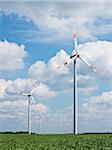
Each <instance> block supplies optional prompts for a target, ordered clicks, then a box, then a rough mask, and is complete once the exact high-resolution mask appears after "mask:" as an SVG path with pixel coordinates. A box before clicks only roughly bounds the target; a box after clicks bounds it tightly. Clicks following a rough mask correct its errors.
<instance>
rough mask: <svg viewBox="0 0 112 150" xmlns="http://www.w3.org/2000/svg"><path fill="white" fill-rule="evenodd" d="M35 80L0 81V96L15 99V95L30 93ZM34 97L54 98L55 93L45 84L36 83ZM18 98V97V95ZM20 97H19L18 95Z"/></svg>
mask: <svg viewBox="0 0 112 150" xmlns="http://www.w3.org/2000/svg"><path fill="white" fill-rule="evenodd" d="M35 82H36V80H32V79H21V78H18V79H15V80H10V81H9V80H8V81H6V80H4V79H1V80H0V84H1V87H0V88H1V90H0V95H1V98H8V97H10V98H11V97H13V96H14V97H15V96H16V97H17V95H18V94H19V93H21V92H25V93H30V92H31V90H32V88H33V87H34V84H35ZM33 95H34V96H36V97H38V96H39V97H46V98H50V97H54V96H56V95H57V92H55V91H53V90H52V89H50V88H49V87H48V86H47V85H46V84H43V83H38V85H37V86H36V87H35V90H34V93H33ZM18 96H19V95H18ZM20 96H21V95H20Z"/></svg>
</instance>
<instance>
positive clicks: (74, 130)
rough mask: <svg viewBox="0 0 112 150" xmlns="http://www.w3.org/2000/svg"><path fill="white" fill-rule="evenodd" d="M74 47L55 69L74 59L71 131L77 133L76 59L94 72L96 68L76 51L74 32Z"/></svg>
mask: <svg viewBox="0 0 112 150" xmlns="http://www.w3.org/2000/svg"><path fill="white" fill-rule="evenodd" d="M74 49H75V54H74V55H71V56H70V58H69V60H68V61H65V62H64V63H63V64H62V65H59V66H58V67H57V69H59V68H61V67H63V66H65V65H67V64H69V63H70V62H71V60H73V61H74V108H73V111H74V114H73V117H74V118H73V120H74V121H73V133H74V134H77V65H76V62H77V59H80V60H81V61H83V62H84V63H85V64H86V65H88V66H89V67H90V68H91V69H92V70H93V71H94V72H96V69H95V68H94V67H93V66H92V65H91V64H90V63H89V62H88V61H87V60H85V59H84V58H82V56H80V54H79V52H78V51H77V37H76V32H74Z"/></svg>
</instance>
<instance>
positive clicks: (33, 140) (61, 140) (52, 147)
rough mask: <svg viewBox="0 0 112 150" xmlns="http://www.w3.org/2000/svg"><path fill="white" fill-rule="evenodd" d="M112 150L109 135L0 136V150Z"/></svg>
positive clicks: (111, 141)
mask: <svg viewBox="0 0 112 150" xmlns="http://www.w3.org/2000/svg"><path fill="white" fill-rule="evenodd" d="M73 149H77V150H112V135H111V134H107V135H106V134H100V135H95V134H90V135H76V136H75V135H35V134H32V135H26V134H0V150H73Z"/></svg>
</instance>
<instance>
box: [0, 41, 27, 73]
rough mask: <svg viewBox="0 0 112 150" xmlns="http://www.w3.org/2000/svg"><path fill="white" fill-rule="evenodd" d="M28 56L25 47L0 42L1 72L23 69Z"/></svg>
mask: <svg viewBox="0 0 112 150" xmlns="http://www.w3.org/2000/svg"><path fill="white" fill-rule="evenodd" d="M26 54H27V52H26V51H25V46H24V45H17V44H16V43H12V42H8V41H0V70H1V71H15V70H19V69H23V68H24V58H25V56H26Z"/></svg>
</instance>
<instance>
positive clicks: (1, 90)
mask: <svg viewBox="0 0 112 150" xmlns="http://www.w3.org/2000/svg"><path fill="white" fill-rule="evenodd" d="M10 83H11V81H6V80H4V79H0V98H4V97H5V96H6V93H5V90H6V88H7V87H8V85H10Z"/></svg>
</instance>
